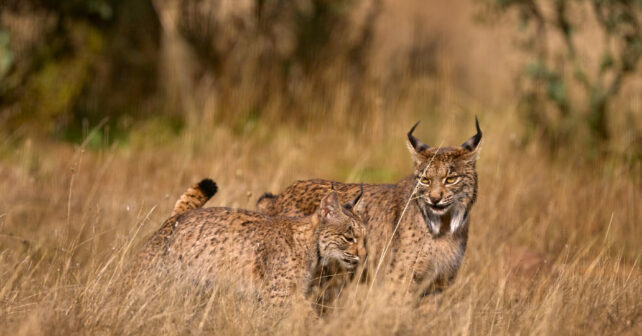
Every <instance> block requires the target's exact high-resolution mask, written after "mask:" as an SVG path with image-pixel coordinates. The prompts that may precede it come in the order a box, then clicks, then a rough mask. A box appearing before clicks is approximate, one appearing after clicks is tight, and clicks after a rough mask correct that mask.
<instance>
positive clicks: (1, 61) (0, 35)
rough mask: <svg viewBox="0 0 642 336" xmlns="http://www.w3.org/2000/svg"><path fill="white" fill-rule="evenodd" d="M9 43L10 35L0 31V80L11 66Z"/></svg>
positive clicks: (11, 58) (11, 55)
mask: <svg viewBox="0 0 642 336" xmlns="http://www.w3.org/2000/svg"><path fill="white" fill-rule="evenodd" d="M10 42H11V35H10V33H9V32H8V31H7V30H4V29H0V80H2V79H3V78H4V77H5V75H6V74H7V72H9V68H11V65H12V64H13V52H12V51H11V48H10V45H9V43H10Z"/></svg>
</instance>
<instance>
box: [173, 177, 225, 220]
mask: <svg viewBox="0 0 642 336" xmlns="http://www.w3.org/2000/svg"><path fill="white" fill-rule="evenodd" d="M217 191H218V186H217V185H216V183H215V182H214V181H212V180H211V179H209V178H206V179H203V180H201V182H199V183H197V184H195V185H193V186H191V187H189V189H187V191H185V192H184V193H183V195H181V197H180V198H179V199H178V201H176V204H175V205H174V211H172V216H177V215H180V214H183V213H185V212H187V211H190V210H194V209H198V208H200V207H202V206H203V205H205V203H207V201H208V200H209V199H210V198H212V196H214V194H216V192H217Z"/></svg>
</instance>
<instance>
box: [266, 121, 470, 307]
mask: <svg viewBox="0 0 642 336" xmlns="http://www.w3.org/2000/svg"><path fill="white" fill-rule="evenodd" d="M418 124H419V123H417V124H415V125H414V126H413V127H412V129H411V130H410V131H409V132H408V134H407V138H408V140H407V145H408V149H409V150H410V154H411V156H412V159H413V161H414V171H413V173H412V175H410V176H408V177H406V178H404V179H403V180H401V181H399V182H397V183H396V184H365V185H364V186H363V189H364V192H363V195H364V200H363V203H364V204H363V205H362V206H361V207H360V208H359V211H358V214H359V215H360V216H361V217H362V218H363V220H364V222H365V225H366V226H367V228H368V246H367V248H368V252H369V255H370V261H371V262H370V263H369V264H368V268H369V273H370V274H377V275H378V276H377V277H379V275H382V274H383V275H385V278H386V279H387V280H389V281H393V282H395V283H398V284H407V285H406V286H396V288H408V289H409V290H410V292H411V293H415V294H418V295H419V296H423V295H426V294H430V293H432V292H435V291H440V290H441V289H443V288H445V287H446V286H447V285H448V284H450V283H451V281H452V280H453V279H454V278H455V276H456V274H457V271H458V269H459V267H460V265H461V261H462V258H463V256H464V251H465V250H466V243H467V240H468V227H469V224H470V211H471V209H472V206H473V204H474V203H475V200H476V197H477V173H476V169H475V163H476V160H477V156H478V153H479V151H480V143H481V138H482V132H481V130H480V128H479V123H478V121H477V119H476V118H475V126H476V128H477V134H475V135H474V136H473V137H471V138H470V139H468V140H467V141H466V142H464V143H463V144H462V145H461V146H458V147H446V148H435V147H430V146H428V145H426V144H424V143H422V142H421V141H420V140H419V139H417V138H416V137H415V136H413V132H414V130H415V128H416V127H417V125H418ZM332 185H333V186H334V188H336V190H337V191H339V197H340V199H342V200H347V199H349V198H351V197H354V195H356V194H357V193H358V190H359V185H358V184H344V183H337V182H330V181H326V180H307V181H298V182H295V183H294V184H292V185H290V186H289V187H287V188H286V189H285V190H284V191H283V192H282V193H280V194H278V195H273V194H269V193H266V194H264V195H263V196H262V197H261V198H260V199H259V200H258V202H257V207H258V209H259V210H260V211H262V212H264V213H266V214H269V215H286V216H305V215H309V214H311V213H313V212H314V211H316V209H317V208H318V207H319V204H320V200H321V198H322V197H323V195H324V194H325V193H327V192H328V190H330V188H331V186H332Z"/></svg>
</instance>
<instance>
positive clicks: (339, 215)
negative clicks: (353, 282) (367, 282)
mask: <svg viewBox="0 0 642 336" xmlns="http://www.w3.org/2000/svg"><path fill="white" fill-rule="evenodd" d="M355 203H358V199H356V200H354V201H353V202H351V203H348V204H346V205H344V206H341V205H340V204H339V199H338V197H337V193H336V192H334V191H332V192H330V193H329V194H328V195H327V196H326V197H325V198H324V199H323V200H321V203H320V206H319V210H318V211H317V215H318V218H319V226H318V228H317V237H318V243H317V244H318V249H319V254H320V255H321V258H322V261H321V262H322V264H323V265H327V264H328V263H329V262H330V261H331V260H336V261H338V262H339V264H340V265H341V266H342V267H343V268H345V269H346V270H354V269H355V268H356V267H357V265H358V264H359V262H360V261H363V260H364V259H365V257H366V247H365V243H366V240H365V238H366V227H365V225H364V224H363V221H362V220H361V218H360V217H359V215H357V214H356V213H355V211H353V208H356V207H358V206H359V204H356V205H355Z"/></svg>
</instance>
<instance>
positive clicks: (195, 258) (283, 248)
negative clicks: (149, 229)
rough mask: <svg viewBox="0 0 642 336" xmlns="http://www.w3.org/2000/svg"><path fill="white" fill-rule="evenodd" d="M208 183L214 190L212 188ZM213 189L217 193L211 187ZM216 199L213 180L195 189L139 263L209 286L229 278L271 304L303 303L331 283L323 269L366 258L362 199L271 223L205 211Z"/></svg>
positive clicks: (324, 204) (253, 215) (331, 200)
mask: <svg viewBox="0 0 642 336" xmlns="http://www.w3.org/2000/svg"><path fill="white" fill-rule="evenodd" d="M208 181H209V182H208ZM213 186H214V187H213ZM212 190H214V191H216V188H215V184H214V183H213V182H212V181H211V180H203V181H201V182H200V183H199V184H197V185H196V186H194V187H192V188H190V189H189V190H188V191H187V192H186V193H185V194H184V195H183V196H182V197H181V199H180V200H179V201H178V202H177V204H176V206H175V209H174V212H173V213H174V216H172V217H171V218H170V219H168V220H167V221H166V222H165V223H164V224H163V225H162V227H161V228H160V229H159V230H158V231H157V232H156V234H155V235H154V236H153V237H152V238H151V239H150V241H149V242H148V243H147V245H146V246H145V247H144V249H143V251H142V252H141V255H140V257H139V259H140V261H141V264H147V265H150V266H149V267H152V266H155V267H159V266H160V267H161V268H165V269H167V268H168V267H169V266H176V265H178V266H180V267H181V268H182V269H183V272H187V273H194V274H198V276H199V277H204V278H206V279H212V278H215V277H216V276H217V274H219V275H222V274H225V275H228V274H231V275H232V276H234V277H235V278H237V279H239V281H243V280H247V281H249V282H251V283H252V284H253V285H256V286H257V287H258V288H260V289H262V291H261V292H262V293H263V297H264V298H265V299H267V300H269V301H270V302H271V303H274V304H279V305H281V304H283V303H285V302H287V301H289V300H290V299H292V298H296V297H298V299H304V298H305V297H306V296H309V295H311V294H313V293H314V292H315V288H318V287H322V286H324V285H325V283H326V281H328V280H321V279H319V276H320V275H321V274H327V272H326V271H324V268H325V267H326V266H328V265H329V264H330V263H333V262H334V263H336V265H338V266H339V267H340V268H341V270H340V272H341V273H346V272H353V271H355V269H356V268H357V265H358V264H359V262H360V261H362V260H363V259H364V258H365V257H366V250H365V235H366V230H365V226H364V225H363V223H362V221H361V219H360V217H359V216H358V215H356V214H355V212H354V211H353V208H354V209H356V208H358V207H359V206H360V204H361V203H362V202H359V199H360V198H361V193H359V194H358V195H356V196H355V197H354V198H353V199H351V200H350V201H349V202H347V203H346V204H345V205H343V206H342V205H340V203H339V199H338V196H337V193H336V192H334V191H328V192H327V193H326V195H325V196H324V197H323V198H322V199H321V200H320V203H319V207H318V210H317V211H315V212H314V213H312V214H310V215H309V216H307V217H302V218H290V217H283V216H276V217H271V216H267V215H265V214H261V213H257V212H253V211H247V210H242V209H231V208H217V207H215V208H200V207H201V206H202V205H203V204H204V203H205V202H206V201H207V199H209V197H211V195H212V194H213V193H212V192H211V191H212Z"/></svg>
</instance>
